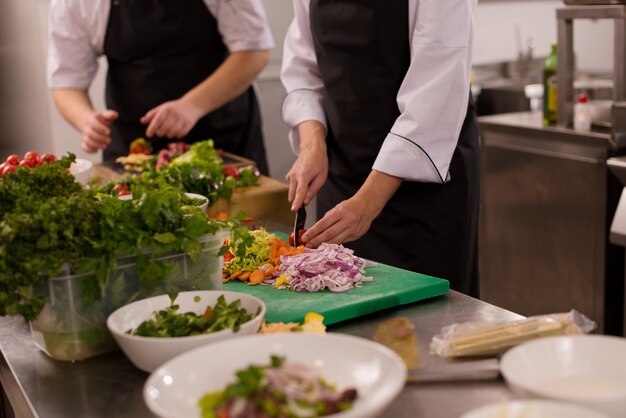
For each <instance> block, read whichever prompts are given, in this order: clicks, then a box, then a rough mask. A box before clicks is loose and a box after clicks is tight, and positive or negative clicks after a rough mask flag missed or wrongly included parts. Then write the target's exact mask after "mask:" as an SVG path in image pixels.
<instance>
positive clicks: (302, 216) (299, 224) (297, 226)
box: [293, 205, 306, 247]
mask: <svg viewBox="0 0 626 418" xmlns="http://www.w3.org/2000/svg"><path fill="white" fill-rule="evenodd" d="M305 222H306V209H305V208H304V205H302V206H300V209H298V212H296V221H295V222H294V224H293V246H294V247H297V246H299V245H300V231H302V230H303V229H304V223H305Z"/></svg>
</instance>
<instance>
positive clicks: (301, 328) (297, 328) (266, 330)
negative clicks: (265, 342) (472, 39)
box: [260, 312, 326, 334]
mask: <svg viewBox="0 0 626 418" xmlns="http://www.w3.org/2000/svg"><path fill="white" fill-rule="evenodd" d="M283 332H306V333H320V334H324V333H325V332H326V326H325V325H324V317H323V316H322V315H320V314H318V313H316V312H309V313H307V314H306V315H305V317H304V322H303V323H301V324H300V323H298V322H287V323H285V322H272V323H265V322H264V323H263V324H261V330H260V333H261V334H277V333H283Z"/></svg>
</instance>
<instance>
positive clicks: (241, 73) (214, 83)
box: [141, 51, 269, 138]
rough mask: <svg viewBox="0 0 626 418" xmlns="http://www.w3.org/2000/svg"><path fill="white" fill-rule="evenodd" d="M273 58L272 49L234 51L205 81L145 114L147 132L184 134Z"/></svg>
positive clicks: (245, 85) (240, 89) (240, 90)
mask: <svg viewBox="0 0 626 418" xmlns="http://www.w3.org/2000/svg"><path fill="white" fill-rule="evenodd" d="M268 60H269V51H240V52H234V53H232V54H230V55H229V56H228V58H226V60H225V61H224V62H223V63H222V64H221V65H220V66H219V67H218V68H217V69H216V70H215V71H214V72H213V73H212V74H211V75H210V76H209V77H207V78H206V79H205V80H204V81H203V82H201V83H200V84H198V85H197V86H196V87H194V88H193V89H191V90H190V91H189V92H187V93H186V94H185V95H184V96H183V97H181V98H180V99H177V100H172V101H169V102H165V103H163V104H161V105H159V106H157V107H155V108H153V109H151V110H150V111H148V112H147V113H146V114H145V116H143V117H142V118H141V123H144V124H147V125H148V127H147V129H146V136H148V137H152V136H155V135H157V136H160V137H166V138H183V137H184V136H185V135H187V133H189V131H190V130H191V129H192V128H193V127H194V125H195V124H196V122H197V121H198V120H199V119H200V118H201V117H203V116H204V115H206V114H207V113H210V112H212V111H214V110H215V109H217V108H219V107H220V106H222V105H224V104H226V103H227V102H229V101H231V100H233V99H234V98H235V97H237V96H239V95H240V94H242V93H243V92H244V91H245V90H246V89H247V88H248V87H250V85H251V84H252V82H253V81H254V80H255V79H256V78H257V76H258V75H259V73H260V72H261V71H262V70H263V68H265V66H266V65H267V62H268Z"/></svg>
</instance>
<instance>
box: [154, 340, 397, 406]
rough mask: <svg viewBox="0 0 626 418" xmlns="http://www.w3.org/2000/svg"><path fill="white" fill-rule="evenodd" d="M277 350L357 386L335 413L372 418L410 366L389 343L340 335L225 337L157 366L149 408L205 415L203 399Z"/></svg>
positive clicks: (342, 387) (345, 385)
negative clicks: (353, 397) (200, 403)
mask: <svg viewBox="0 0 626 418" xmlns="http://www.w3.org/2000/svg"><path fill="white" fill-rule="evenodd" d="M272 354H275V355H281V356H285V358H286V360H287V361H293V362H299V363H304V364H306V365H308V366H310V367H312V368H314V369H315V370H317V371H318V372H319V373H320V374H321V375H322V376H323V377H324V378H325V379H326V380H327V381H328V382H330V383H332V384H335V385H336V387H337V389H338V390H345V389H348V388H356V390H357V392H358V397H357V399H356V401H355V402H354V405H353V407H352V408H351V409H350V410H348V411H345V412H341V413H338V414H332V415H328V417H332V418H371V417H375V416H377V415H378V414H380V413H381V412H382V411H383V410H384V409H385V408H386V407H387V406H388V405H389V404H390V403H391V401H392V400H393V399H395V397H396V396H397V395H398V394H399V393H400V391H401V390H402V388H403V387H404V382H405V379H406V367H405V365H404V363H403V362H402V360H401V359H400V357H399V356H398V355H397V354H395V353H394V352H393V351H391V350H389V349H388V348H386V347H384V346H382V345H380V344H378V343H375V342H373V341H371V340H367V339H364V338H359V337H353V336H349V335H341V334H302V333H297V334H266V335H253V336H248V337H242V338H236V339H232V340H228V341H222V342H219V343H216V344H212V345H210V346H205V347H201V348H198V349H195V350H192V351H189V352H187V353H185V354H182V355H180V356H178V357H176V358H174V359H172V360H170V361H168V362H167V363H165V364H163V365H162V366H161V367H159V369H157V370H156V371H154V372H153V373H152V374H151V375H150V377H149V378H148V380H147V381H146V384H145V386H144V390H143V396H144V400H145V402H146V404H147V405H148V408H150V410H151V411H152V412H154V413H155V414H156V415H158V416H160V417H164V418H178V417H180V418H183V417H184V418H193V417H198V418H199V417H200V409H199V408H198V406H197V403H198V399H199V398H200V397H202V396H203V395H204V394H206V393H207V392H213V391H218V390H222V389H224V388H225V387H226V386H227V385H228V384H229V383H232V382H233V381H234V379H235V372H236V371H237V370H240V369H242V368H246V367H248V366H249V365H251V364H267V363H268V362H269V359H270V356H271V355H272Z"/></svg>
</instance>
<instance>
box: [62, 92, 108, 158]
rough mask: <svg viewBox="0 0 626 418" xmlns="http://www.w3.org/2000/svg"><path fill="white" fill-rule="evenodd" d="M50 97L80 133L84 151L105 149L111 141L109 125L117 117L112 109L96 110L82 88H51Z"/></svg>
mask: <svg viewBox="0 0 626 418" xmlns="http://www.w3.org/2000/svg"><path fill="white" fill-rule="evenodd" d="M52 98H53V99H54V103H55V104H56V106H57V109H59V112H61V115H63V117H64V118H65V120H67V121H68V122H69V123H70V124H72V126H74V128H76V130H77V131H79V132H80V133H81V134H82V137H81V148H82V149H83V151H85V152H90V153H91V152H96V151H98V150H101V149H105V148H106V147H107V146H108V145H109V144H110V143H111V130H110V128H109V126H110V125H111V123H112V122H113V121H114V120H115V119H117V117H118V114H117V112H115V111H113V110H105V111H103V112H96V111H95V110H94V108H93V106H92V104H91V100H90V99H89V96H88V95H87V92H86V91H84V90H78V89H70V88H57V89H52Z"/></svg>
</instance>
